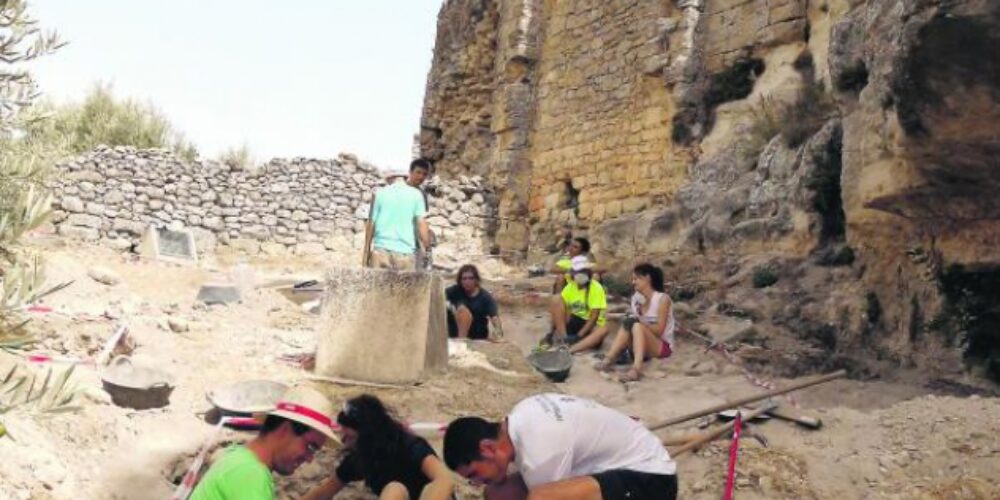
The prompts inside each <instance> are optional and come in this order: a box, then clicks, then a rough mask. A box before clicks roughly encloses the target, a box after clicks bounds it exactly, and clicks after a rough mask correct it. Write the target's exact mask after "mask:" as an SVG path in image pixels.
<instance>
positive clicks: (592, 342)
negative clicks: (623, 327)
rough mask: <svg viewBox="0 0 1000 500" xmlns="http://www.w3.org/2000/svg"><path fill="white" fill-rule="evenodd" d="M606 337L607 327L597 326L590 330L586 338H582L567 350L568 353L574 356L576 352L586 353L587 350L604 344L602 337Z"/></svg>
mask: <svg viewBox="0 0 1000 500" xmlns="http://www.w3.org/2000/svg"><path fill="white" fill-rule="evenodd" d="M607 336H608V325H604V326H598V327H596V328H594V329H593V330H591V331H590V333H588V334H587V336H586V337H583V338H582V339H580V341H579V342H577V343H575V344H573V347H570V348H569V352H570V353H572V354H576V353H578V352H582V351H586V350H587V349H593V348H595V347H599V346H600V345H601V343H602V342H604V337H607Z"/></svg>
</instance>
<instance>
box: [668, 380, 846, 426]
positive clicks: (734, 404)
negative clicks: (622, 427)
mask: <svg viewBox="0 0 1000 500" xmlns="http://www.w3.org/2000/svg"><path fill="white" fill-rule="evenodd" d="M846 375H847V372H846V371H844V370H838V371H835V372H833V373H829V374H826V375H819V376H816V377H813V378H808V379H806V380H803V381H801V382H796V383H794V384H792V385H790V386H788V387H784V388H779V389H774V390H770V391H766V392H761V393H757V394H754V395H753V396H747V397H744V398H741V399H736V400H733V401H727V402H725V403H722V404H719V405H715V406H713V407H711V408H706V409H704V410H699V411H696V412H694V413H688V414H687V415H681V416H679V417H672V418H668V419H666V420H663V421H661V422H657V423H655V424H652V425H650V426H649V430H652V431H655V430H657V429H662V428H664V427H667V426H668V425H674V424H677V423H681V422H687V421H688V420H691V419H693V418H698V417H703V416H705V415H708V414H710V413H715V412H719V411H722V410H728V409H730V408H739V407H740V406H743V405H745V404H747V403H753V402H756V401H760V400H762V399H767V398H770V397H773V396H779V395H781V394H785V393H789V392H792V391H797V390H799V389H804V388H806V387H811V386H814V385H817V384H822V383H824V382H829V381H831V380H836V379H838V378H842V377H844V376H846Z"/></svg>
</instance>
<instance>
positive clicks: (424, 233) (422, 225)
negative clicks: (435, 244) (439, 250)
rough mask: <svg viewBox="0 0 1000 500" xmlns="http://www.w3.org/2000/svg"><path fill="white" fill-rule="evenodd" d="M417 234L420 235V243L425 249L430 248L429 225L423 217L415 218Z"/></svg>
mask: <svg viewBox="0 0 1000 500" xmlns="http://www.w3.org/2000/svg"><path fill="white" fill-rule="evenodd" d="M417 234H418V235H419V236H420V244H421V245H422V246H423V247H424V249H425V250H429V249H430V248H431V226H430V224H428V223H427V219H425V218H424V217H422V216H421V217H418V218H417Z"/></svg>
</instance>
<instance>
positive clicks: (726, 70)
mask: <svg viewBox="0 0 1000 500" xmlns="http://www.w3.org/2000/svg"><path fill="white" fill-rule="evenodd" d="M998 50H1000V3H998V2H996V1H993V0H897V1H883V0H867V1H865V0H810V1H807V0H676V1H668V0H658V1H652V0H631V1H624V0H572V1H559V2H555V1H541V0H537V1H533V0H495V1H489V0H449V1H446V2H445V3H444V5H443V6H442V9H441V13H440V17H439V23H438V42H437V47H436V50H435V57H434V65H433V68H432V70H431V74H430V76H429V78H428V83H427V94H426V100H425V109H424V116H423V122H422V124H421V125H422V134H421V147H422V151H423V153H424V154H426V155H428V156H430V157H432V158H434V159H436V160H437V161H438V167H439V171H440V172H441V173H442V174H443V175H445V176H449V175H451V176H454V175H460V174H472V173H474V174H481V175H484V176H485V177H486V178H487V179H488V181H489V182H490V183H492V184H493V186H494V187H495V188H496V190H497V197H498V207H497V210H498V214H499V216H498V227H497V231H496V233H495V242H496V244H497V245H498V246H500V247H501V249H504V250H510V251H516V252H521V253H522V254H523V255H525V256H527V257H529V258H531V259H535V258H538V257H540V256H542V255H544V254H546V253H547V252H550V251H551V250H552V249H553V246H554V244H555V243H556V242H557V241H559V240H560V239H561V238H562V237H564V236H565V234H566V232H568V231H573V232H575V233H584V234H588V235H589V236H590V237H591V238H592V239H593V240H594V241H595V253H596V254H597V257H598V258H599V259H601V260H603V261H606V262H608V263H609V264H612V265H616V266H618V267H619V268H620V269H621V270H622V271H623V272H624V271H625V270H627V268H628V266H629V265H630V264H631V263H632V262H634V261H637V260H652V261H654V262H657V263H664V264H665V265H666V266H667V270H668V274H670V275H671V277H672V279H673V280H674V281H675V283H676V285H675V286H676V287H677V290H675V291H676V292H677V293H678V296H684V297H688V298H689V300H691V302H692V304H691V305H692V306H693V310H694V311H695V312H697V313H698V314H696V315H695V318H696V320H697V321H701V320H702V319H703V318H705V317H708V316H711V315H713V314H714V315H717V316H719V317H730V318H731V317H732V314H730V313H732V312H733V311H734V310H738V311H739V312H740V313H742V314H745V315H746V316H747V317H748V318H752V321H753V322H754V325H755V331H754V335H751V337H753V338H757V339H758V341H757V342H756V344H757V345H758V347H761V348H762V349H763V351H761V352H764V351H774V352H777V350H776V349H770V350H769V349H767V348H768V347H769V346H768V343H769V342H770V343H771V344H774V343H775V342H784V341H788V340H789V339H792V341H794V342H793V343H795V344H796V345H797V346H799V347H800V348H798V349H797V348H793V347H788V349H785V350H784V352H791V353H794V354H791V355H785V358H787V359H784V360H781V359H769V366H772V367H779V366H786V367H789V368H790V369H798V368H796V367H799V368H801V367H803V366H806V365H811V366H812V367H813V368H820V367H821V366H820V365H823V364H829V363H835V364H848V365H851V366H854V367H855V368H857V370H858V371H864V370H865V369H868V368H871V367H870V366H867V364H865V363H861V362H859V361H858V360H859V359H863V358H864V359H866V360H872V359H877V360H881V361H883V362H885V363H888V364H890V365H919V366H922V367H933V368H935V369H938V370H940V371H941V372H955V371H956V370H959V369H961V367H962V366H963V363H962V360H963V358H964V360H965V361H974V362H977V361H982V362H983V363H973V365H975V366H985V367H986V369H987V371H988V373H990V374H992V376H993V377H997V378H1000V333H998V331H1000V309H998V306H997V303H998V302H1000V301H998V300H997V299H998V298H1000V297H998V294H1000V202H998V201H997V199H998V198H997V197H996V196H995V195H994V193H996V192H997V189H998V187H1000V160H998V158H1000V58H998V57H997V56H996V54H997V53H1000V52H998ZM768 273H771V274H773V275H774V277H776V278H777V282H776V283H774V284H773V285H771V286H767V287H763V286H762V287H760V288H754V287H751V286H748V285H750V284H751V282H758V278H759V277H761V276H764V275H766V274H768ZM766 281H768V280H766V279H765V280H762V281H760V282H761V283H762V282H766ZM727 304H729V305H727ZM732 304H738V305H739V306H740V307H738V308H736V309H734V308H733V307H731V305H732ZM720 305H723V307H722V311H720V310H719V309H720V307H719V306H720ZM706 328H708V327H706ZM751 343H752V342H751ZM770 347H774V345H770ZM745 354H746V357H750V358H752V357H753V353H752V352H748V353H745ZM772 354H773V352H772ZM772 354H768V355H766V356H771V355H772ZM862 354H863V355H862ZM773 355H774V356H778V357H781V356H780V355H777V354H773ZM762 356H764V355H762ZM766 356H764V357H766ZM792 358H794V359H792ZM762 359H763V358H762ZM817 360H824V362H823V363H817V362H816V361H817ZM782 361H784V362H785V363H784V364H782ZM862 365H865V366H862ZM876 369H877V367H876Z"/></svg>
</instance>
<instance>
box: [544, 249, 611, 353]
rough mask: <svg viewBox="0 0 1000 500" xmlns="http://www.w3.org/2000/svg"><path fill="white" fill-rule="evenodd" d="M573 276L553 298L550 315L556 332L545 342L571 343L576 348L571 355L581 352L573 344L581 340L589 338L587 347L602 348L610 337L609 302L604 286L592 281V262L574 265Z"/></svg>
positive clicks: (547, 337)
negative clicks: (605, 340)
mask: <svg viewBox="0 0 1000 500" xmlns="http://www.w3.org/2000/svg"><path fill="white" fill-rule="evenodd" d="M571 276H572V279H571V280H570V281H569V283H567V284H566V286H565V287H563V289H562V293H560V294H559V295H558V296H556V297H553V298H552V304H551V306H550V307H549V313H550V315H551V317H552V325H553V327H554V329H555V331H554V332H553V333H550V334H549V335H548V336H546V339H545V341H544V342H548V343H550V344H562V343H568V344H570V345H572V346H573V347H574V349H571V351H572V352H578V350H577V349H575V347H576V346H575V345H574V344H576V343H577V342H578V341H580V340H581V339H590V340H588V344H592V345H600V343H601V341H602V340H603V339H604V337H605V336H606V335H607V334H608V327H607V326H606V323H607V319H606V317H605V313H606V312H607V309H608V300H607V295H606V294H605V292H604V287H603V286H601V284H600V283H598V282H597V281H595V280H593V279H592V277H593V273H592V271H591V266H590V263H588V262H583V261H581V262H577V263H575V264H574V266H573V269H572V270H571Z"/></svg>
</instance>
